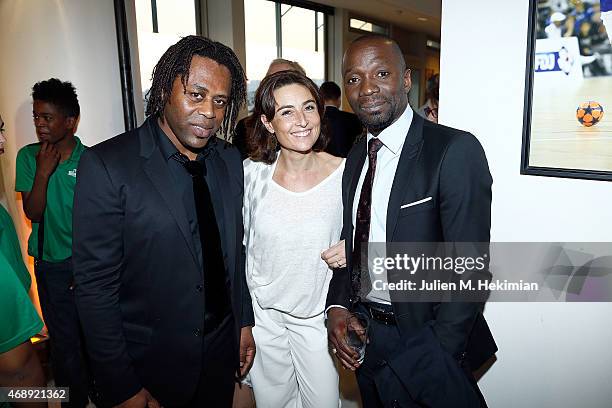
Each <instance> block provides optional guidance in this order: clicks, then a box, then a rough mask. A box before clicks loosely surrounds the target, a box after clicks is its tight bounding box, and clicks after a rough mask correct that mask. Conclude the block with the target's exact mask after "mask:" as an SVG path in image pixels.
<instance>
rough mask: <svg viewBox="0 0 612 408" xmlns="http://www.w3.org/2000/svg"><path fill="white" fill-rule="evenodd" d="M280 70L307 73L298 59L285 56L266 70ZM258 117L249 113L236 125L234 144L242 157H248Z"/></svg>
mask: <svg viewBox="0 0 612 408" xmlns="http://www.w3.org/2000/svg"><path fill="white" fill-rule="evenodd" d="M279 71H297V72H299V73H300V74H302V75H306V71H304V68H302V66H301V65H300V64H299V63H298V62H297V61H289V60H286V59H283V58H277V59H275V60H273V61H272V62H271V63H270V66H269V67H268V71H267V72H266V75H265V76H264V78H265V77H267V76H268V75H272V74H274V73H276V72H279ZM255 122H256V118H254V117H253V115H248V116H246V117H244V118H242V119H240V120H239V121H238V124H237V125H236V131H235V132H234V136H233V137H232V144H233V145H234V146H236V148H237V149H238V151H240V156H241V157H242V159H243V160H244V159H246V158H247V157H248V153H247V150H248V146H247V143H248V138H249V135H251V134H252V133H253V128H254V127H255Z"/></svg>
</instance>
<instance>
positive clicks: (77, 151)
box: [66, 135, 85, 162]
mask: <svg viewBox="0 0 612 408" xmlns="http://www.w3.org/2000/svg"><path fill="white" fill-rule="evenodd" d="M74 140H75V141H76V145H75V146H74V149H72V153H70V157H69V158H68V160H66V162H71V161H73V160H78V159H79V158H80V157H81V153H83V150H85V146H83V143H82V142H81V139H79V138H78V137H77V136H76V135H75V136H74Z"/></svg>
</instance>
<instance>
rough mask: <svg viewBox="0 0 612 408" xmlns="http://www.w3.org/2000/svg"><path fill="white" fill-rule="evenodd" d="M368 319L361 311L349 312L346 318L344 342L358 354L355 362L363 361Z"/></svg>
mask: <svg viewBox="0 0 612 408" xmlns="http://www.w3.org/2000/svg"><path fill="white" fill-rule="evenodd" d="M369 325H370V321H369V319H368V316H366V315H365V314H363V313H351V314H349V316H348V317H347V319H346V342H347V344H348V345H349V346H350V347H351V348H352V349H353V350H355V351H356V352H357V354H359V357H358V358H357V362H358V363H359V364H361V363H363V360H364V358H365V348H366V344H367V342H368V327H369Z"/></svg>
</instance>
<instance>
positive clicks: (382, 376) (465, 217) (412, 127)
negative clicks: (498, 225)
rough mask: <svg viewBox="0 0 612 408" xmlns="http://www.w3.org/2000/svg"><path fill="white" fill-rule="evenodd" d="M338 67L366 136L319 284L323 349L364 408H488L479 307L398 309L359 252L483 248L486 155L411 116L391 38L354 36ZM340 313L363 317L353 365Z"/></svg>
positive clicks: (489, 350) (404, 304)
mask: <svg viewBox="0 0 612 408" xmlns="http://www.w3.org/2000/svg"><path fill="white" fill-rule="evenodd" d="M342 70H343V78H344V88H345V94H346V96H347V99H348V101H349V103H350V105H351V107H352V109H353V111H354V112H355V113H356V114H357V116H358V117H359V119H360V120H361V123H362V124H363V126H364V127H365V128H366V129H367V138H365V139H363V140H362V141H361V142H359V143H358V144H357V145H355V147H354V148H353V149H352V150H351V152H350V153H349V155H348V158H347V161H346V167H345V171H344V178H343V183H342V194H343V196H342V197H343V203H344V218H343V220H344V221H343V222H344V226H343V233H342V237H343V239H345V241H346V253H347V261H348V262H347V269H346V271H336V272H334V275H333V278H332V281H331V284H330V287H329V293H328V298H327V309H326V311H327V317H328V322H327V327H328V334H329V340H330V347H331V350H332V352H333V353H335V354H336V356H337V357H338V359H339V360H340V362H341V363H342V365H343V366H344V368H347V369H351V370H356V374H357V380H358V383H359V388H360V392H361V396H362V400H363V406H364V407H365V408H371V407H383V406H384V407H395V406H401V407H421V406H427V407H453V408H457V407H482V406H486V403H485V401H484V398H483V397H482V394H481V393H480V391H479V390H478V387H477V385H476V381H475V380H474V377H473V375H472V370H475V369H477V368H479V367H480V366H481V365H482V364H483V363H484V362H485V361H486V360H488V359H489V358H490V357H491V356H492V355H493V354H494V353H495V351H496V350H497V347H496V345H495V342H494V340H493V338H492V336H491V333H490V331H489V328H488V326H487V324H486V322H485V320H484V317H483V315H482V308H483V304H482V303H477V302H472V303H465V302H464V303H459V302H418V303H417V302H414V301H407V300H406V298H403V297H402V294H401V293H399V291H393V290H387V289H386V288H390V287H391V286H389V285H388V284H389V283H397V280H398V279H400V278H405V277H406V275H401V274H397V273H395V274H393V273H389V275H388V276H387V273H382V274H380V271H376V270H374V271H373V270H372V269H374V268H372V267H368V264H369V263H370V262H364V261H363V259H362V256H361V255H362V253H361V248H364V247H365V248H366V251H367V250H368V249H367V248H368V245H369V244H372V243H377V242H378V243H385V242H386V243H398V242H401V243H420V242H480V243H485V245H487V246H488V241H489V231H490V214H491V183H492V179H491V175H490V174H489V169H488V165H487V160H486V157H485V154H484V151H483V149H482V147H481V145H480V143H479V142H478V140H477V139H476V138H475V137H474V136H472V135H471V134H469V133H466V132H463V131H460V130H456V129H451V128H448V127H445V126H441V125H438V124H436V123H432V122H429V121H426V120H424V119H423V118H422V117H421V116H419V115H417V114H415V112H414V111H413V110H412V109H411V108H410V106H409V105H408V91H409V90H410V86H411V82H410V70H409V69H407V68H406V63H405V62H404V58H403V54H402V52H401V50H400V48H399V47H398V45H397V44H396V43H395V42H394V41H393V40H391V39H389V38H387V37H384V36H380V35H368V36H364V37H360V38H359V39H357V40H355V41H354V42H353V43H352V44H351V45H350V46H349V48H348V49H347V51H346V53H345V54H344V59H343V66H342ZM387 248H388V246H387ZM387 251H389V250H388V249H387ZM369 255H370V257H371V256H372V253H370V254H369ZM387 255H388V252H387ZM412 255H416V254H412ZM418 255H420V254H418ZM418 255H417V256H418ZM370 261H371V259H370ZM375 272H379V273H378V274H377V273H375ZM486 273H487V274H488V270H487V271H486ZM374 282H376V283H377V284H373V283H374ZM350 312H360V313H363V314H365V315H367V316H368V318H369V332H368V338H369V343H368V344H367V346H366V349H365V360H363V362H359V361H358V357H359V355H358V354H357V353H356V351H355V350H354V349H353V348H352V347H349V345H348V344H347V319H348V317H349V313H350ZM350 322H351V323H348V324H350V325H351V326H353V327H355V324H354V323H353V322H352V321H350Z"/></svg>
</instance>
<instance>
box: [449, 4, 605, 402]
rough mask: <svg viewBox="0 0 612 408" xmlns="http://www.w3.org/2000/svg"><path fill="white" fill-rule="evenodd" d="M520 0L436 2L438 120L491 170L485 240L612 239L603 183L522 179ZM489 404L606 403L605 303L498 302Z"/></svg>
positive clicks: (523, 27)
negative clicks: (468, 135)
mask: <svg viewBox="0 0 612 408" xmlns="http://www.w3.org/2000/svg"><path fill="white" fill-rule="evenodd" d="M527 20H528V0H515V1H507V0H471V1H469V2H463V1H455V0H445V1H443V3H442V53H441V74H440V79H441V88H440V122H441V123H443V124H446V125H449V126H453V127H457V128H461V129H465V130H469V131H471V132H473V133H474V134H475V135H476V136H477V137H478V138H479V139H480V141H481V143H482V144H483V146H484V148H485V151H486V153H487V157H488V160H489V166H490V168H491V173H492V175H493V180H494V185H493V208H492V214H493V219H492V240H493V241H497V242H503V241H553V242H555V241H559V242H572V241H611V238H612V210H611V209H610V203H611V202H612V186H611V185H610V183H607V182H601V181H599V182H596V181H587V180H570V179H560V178H547V177H536V176H521V175H520V174H519V170H520V159H521V138H522V123H523V92H524V84H525V53H526V41H527ZM486 317H487V320H488V322H489V324H490V326H491V329H492V331H493V334H494V336H495V338H496V340H497V342H498V345H499V348H500V351H499V352H498V354H497V357H498V361H497V362H496V363H495V364H494V365H493V367H492V368H491V369H490V370H489V372H488V373H487V374H486V375H485V376H484V378H483V379H482V380H481V381H480V385H481V387H482V389H483V392H484V393H485V396H486V398H487V401H488V402H489V406H491V407H495V408H497V407H568V408H569V407H572V408H573V407H577V406H580V407H584V408H590V407H602V408H603V407H610V406H611V404H612V387H610V384H611V383H612V381H611V378H612V351H611V346H610V345H611V344H612V324H611V320H612V318H611V317H612V304H610V303H594V304H586V303H582V304H576V303H573V304H568V303H530V304H518V303H507V304H503V303H496V304H488V305H487V309H486Z"/></svg>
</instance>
